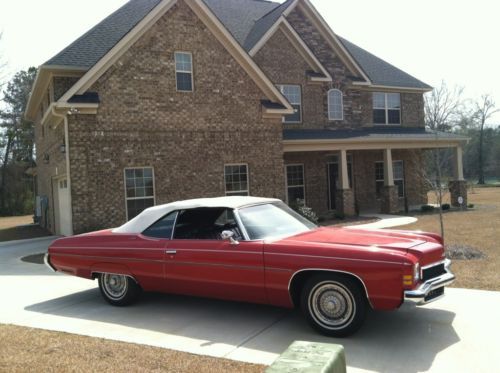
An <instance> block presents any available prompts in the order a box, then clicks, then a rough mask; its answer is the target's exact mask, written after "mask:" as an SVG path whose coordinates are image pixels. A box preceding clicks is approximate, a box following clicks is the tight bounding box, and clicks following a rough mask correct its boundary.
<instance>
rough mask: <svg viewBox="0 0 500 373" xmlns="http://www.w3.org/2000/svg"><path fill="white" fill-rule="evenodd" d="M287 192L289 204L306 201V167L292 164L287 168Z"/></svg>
mask: <svg viewBox="0 0 500 373" xmlns="http://www.w3.org/2000/svg"><path fill="white" fill-rule="evenodd" d="M286 191H287V201H288V203H289V204H293V203H296V202H297V200H298V199H302V200H305V198H306V193H305V186H304V165H302V164H290V165H287V166H286Z"/></svg>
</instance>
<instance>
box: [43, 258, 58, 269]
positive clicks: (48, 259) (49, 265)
mask: <svg viewBox="0 0 500 373" xmlns="http://www.w3.org/2000/svg"><path fill="white" fill-rule="evenodd" d="M43 262H44V263H45V265H46V266H47V267H49V268H50V270H51V271H53V272H57V270H56V269H55V268H54V267H53V266H52V264H50V257H49V253H45V255H44V256H43Z"/></svg>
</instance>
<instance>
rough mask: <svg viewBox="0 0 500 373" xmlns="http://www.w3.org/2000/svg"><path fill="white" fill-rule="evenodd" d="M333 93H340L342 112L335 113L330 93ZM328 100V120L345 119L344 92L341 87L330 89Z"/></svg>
mask: <svg viewBox="0 0 500 373" xmlns="http://www.w3.org/2000/svg"><path fill="white" fill-rule="evenodd" d="M332 93H338V94H340V113H335V111H334V110H333V108H334V106H335V105H333V103H332V102H330V94H332ZM327 101H328V120H331V121H334V120H344V94H343V93H342V91H341V90H340V89H336V88H333V89H330V90H329V91H328V93H327ZM332 114H340V116H338V115H337V116H334V115H332Z"/></svg>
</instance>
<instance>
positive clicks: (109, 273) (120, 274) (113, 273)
mask: <svg viewBox="0 0 500 373" xmlns="http://www.w3.org/2000/svg"><path fill="white" fill-rule="evenodd" d="M94 274H101V275H103V274H108V275H117V276H125V277H128V278H131V279H132V280H134V281H135V283H136V284H139V282H138V281H137V280H136V279H135V278H134V276H131V275H127V274H125V273H115V272H98V271H92V272H90V276H91V277H92V278H93V277H94Z"/></svg>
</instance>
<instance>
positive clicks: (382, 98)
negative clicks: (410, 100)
mask: <svg viewBox="0 0 500 373" xmlns="http://www.w3.org/2000/svg"><path fill="white" fill-rule="evenodd" d="M373 123H375V124H401V97H400V94H399V93H382V92H374V93H373Z"/></svg>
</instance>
